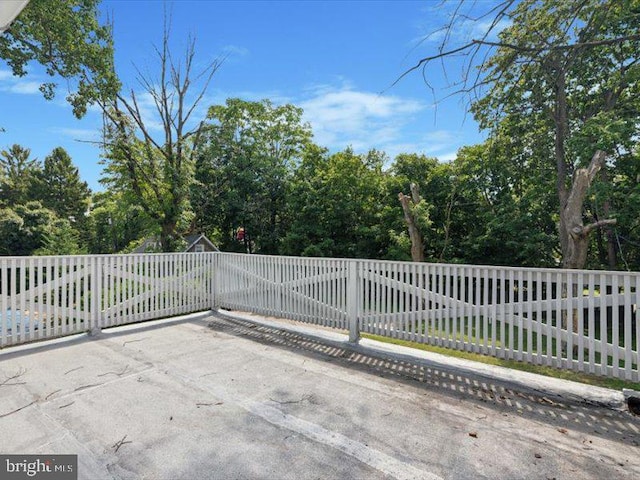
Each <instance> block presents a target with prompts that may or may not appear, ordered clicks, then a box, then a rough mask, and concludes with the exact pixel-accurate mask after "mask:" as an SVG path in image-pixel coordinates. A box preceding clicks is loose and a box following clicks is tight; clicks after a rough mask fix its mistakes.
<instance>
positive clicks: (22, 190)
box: [0, 144, 41, 207]
mask: <svg viewBox="0 0 640 480" xmlns="http://www.w3.org/2000/svg"><path fill="white" fill-rule="evenodd" d="M30 156H31V150H29V149H28V148H23V147H21V146H20V145H15V144H14V145H12V146H11V147H10V148H9V149H7V150H2V151H0V205H4V206H6V207H13V206H15V205H19V204H23V203H26V202H28V201H29V200H32V199H33V195H34V193H35V190H36V183H37V178H38V175H39V173H40V170H41V167H40V164H39V163H38V161H37V160H35V159H31V158H29V157H30Z"/></svg>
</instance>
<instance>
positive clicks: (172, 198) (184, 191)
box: [99, 23, 220, 251]
mask: <svg viewBox="0 0 640 480" xmlns="http://www.w3.org/2000/svg"><path fill="white" fill-rule="evenodd" d="M195 54H196V49H195V41H194V40H191V39H190V40H189V43H188V46H187V49H186V52H185V55H184V57H183V59H182V61H181V62H176V61H175V60H174V57H173V56H172V55H171V52H170V50H169V26H168V24H167V23H165V30H164V36H163V41H162V46H161V47H160V48H156V56H157V59H158V62H159V77H158V79H157V80H152V79H150V78H148V77H146V76H144V75H142V74H139V75H138V81H139V83H140V85H141V86H142V88H143V90H144V94H145V95H146V96H147V97H148V98H149V99H150V100H151V102H152V105H153V113H154V114H155V118H151V119H150V118H149V116H147V115H146V114H145V113H146V112H145V110H144V109H143V108H142V107H141V105H140V96H139V95H137V94H136V93H135V91H134V90H131V92H130V95H129V96H128V97H126V96H125V95H124V94H122V93H118V94H117V95H116V96H115V98H113V99H108V100H107V101H105V102H102V101H100V102H99V103H100V106H101V107H102V109H103V112H104V114H105V118H106V120H107V124H106V126H105V135H104V138H105V142H104V151H105V153H104V157H105V160H106V164H107V166H106V168H105V176H104V177H103V179H102V182H103V184H105V185H107V186H109V187H110V188H113V189H115V190H116V191H118V192H121V193H123V194H126V195H128V196H129V199H130V201H131V203H132V204H135V205H138V206H140V207H141V208H142V209H143V210H144V212H145V213H146V215H147V216H148V217H149V218H150V219H152V220H153V221H154V222H155V223H156V225H157V228H158V230H159V232H158V233H159V235H160V243H161V245H162V249H163V250H164V251H173V250H174V249H175V248H176V247H177V245H178V243H179V238H180V234H181V233H183V232H184V231H185V230H187V229H188V228H189V225H190V222H191V219H192V218H191V217H192V211H191V205H190V184H191V181H192V178H193V170H194V162H195V159H194V152H195V151H196V147H197V145H198V142H199V140H200V135H201V132H202V126H203V123H202V122H200V123H198V122H196V121H194V120H193V118H192V117H193V115H194V113H196V108H197V106H198V105H199V103H200V101H201V100H202V98H203V97H204V95H205V93H206V91H207V88H208V86H209V83H210V81H211V79H212V77H213V75H214V73H215V72H216V71H217V69H218V67H219V66H220V61H219V60H214V61H213V62H211V63H209V64H208V65H207V66H206V67H205V68H204V69H203V70H202V71H200V72H197V71H194V67H195V59H196V58H195ZM194 88H196V91H193V89H194ZM154 121H155V122H157V123H158V125H159V127H160V134H158V135H155V134H154V130H153V128H154V126H155V124H154V123H153V122H154Z"/></svg>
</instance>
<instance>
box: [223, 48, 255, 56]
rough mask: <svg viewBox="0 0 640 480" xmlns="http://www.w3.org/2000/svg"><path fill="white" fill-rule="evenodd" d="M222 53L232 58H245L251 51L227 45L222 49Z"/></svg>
mask: <svg viewBox="0 0 640 480" xmlns="http://www.w3.org/2000/svg"><path fill="white" fill-rule="evenodd" d="M222 53H223V54H224V55H228V56H230V57H244V56H246V55H249V49H248V48H245V47H241V46H239V45H225V46H224V47H222Z"/></svg>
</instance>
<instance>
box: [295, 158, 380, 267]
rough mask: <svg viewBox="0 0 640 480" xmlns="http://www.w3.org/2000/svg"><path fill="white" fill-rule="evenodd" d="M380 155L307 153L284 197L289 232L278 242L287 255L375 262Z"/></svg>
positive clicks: (377, 253)
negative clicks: (373, 259)
mask: <svg viewBox="0 0 640 480" xmlns="http://www.w3.org/2000/svg"><path fill="white" fill-rule="evenodd" d="M384 160H385V156H384V154H382V153H381V152H377V151H375V150H373V151H370V152H369V153H368V154H367V155H356V154H355V153H354V152H353V151H352V150H351V149H347V150H345V151H342V152H339V153H336V154H333V155H330V156H327V154H326V151H323V150H322V149H319V148H318V147H311V148H309V149H307V151H306V152H305V155H304V157H303V160H302V163H301V165H300V167H299V168H298V169H297V170H296V172H295V174H294V178H293V181H292V185H291V194H290V195H289V215H290V217H291V218H292V222H291V226H290V229H289V231H288V233H287V235H286V236H285V237H284V239H283V241H282V252H283V253H285V254H289V255H304V256H311V255H313V256H322V257H359V258H379V257H380V255H381V252H382V249H381V246H380V244H379V241H378V240H379V237H380V228H381V225H380V223H379V212H380V205H381V200H382V195H383V175H382V165H383V163H384Z"/></svg>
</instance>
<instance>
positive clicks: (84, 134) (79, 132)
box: [49, 127, 101, 142]
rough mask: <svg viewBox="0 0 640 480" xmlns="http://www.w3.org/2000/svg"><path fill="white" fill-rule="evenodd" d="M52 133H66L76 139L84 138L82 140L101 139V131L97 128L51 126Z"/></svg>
mask: <svg viewBox="0 0 640 480" xmlns="http://www.w3.org/2000/svg"><path fill="white" fill-rule="evenodd" d="M49 131H50V132H52V133H57V134H60V135H65V136H67V137H71V138H73V139H74V140H82V141H91V142H93V141H99V140H100V135H101V132H100V130H97V129H89V128H65V127H51V128H50V129H49Z"/></svg>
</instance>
